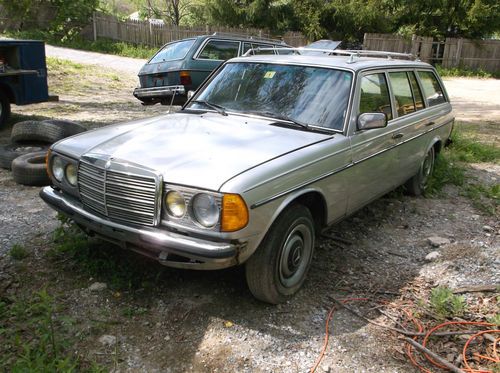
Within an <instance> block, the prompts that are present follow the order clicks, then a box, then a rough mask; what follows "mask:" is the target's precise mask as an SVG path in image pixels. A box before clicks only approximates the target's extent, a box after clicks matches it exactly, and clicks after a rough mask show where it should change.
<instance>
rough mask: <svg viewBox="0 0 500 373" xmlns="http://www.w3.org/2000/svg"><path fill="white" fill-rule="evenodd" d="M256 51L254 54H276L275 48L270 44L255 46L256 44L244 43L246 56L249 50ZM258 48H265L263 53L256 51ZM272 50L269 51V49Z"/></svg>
mask: <svg viewBox="0 0 500 373" xmlns="http://www.w3.org/2000/svg"><path fill="white" fill-rule="evenodd" d="M252 48H253V49H254V51H253V53H252V54H274V47H273V46H272V45H269V44H255V43H244V44H243V54H245V53H246V52H247V51H248V50H249V49H252ZM257 48H265V49H266V50H263V51H256V50H255V49H257ZM270 48H271V49H272V50H269V49H270Z"/></svg>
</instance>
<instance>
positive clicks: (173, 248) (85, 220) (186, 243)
mask: <svg viewBox="0 0 500 373" xmlns="http://www.w3.org/2000/svg"><path fill="white" fill-rule="evenodd" d="M40 197H41V198H42V199H43V200H44V201H45V202H46V203H47V204H48V205H49V206H50V207H52V208H53V209H54V210H56V211H58V212H61V213H63V214H64V215H66V216H68V217H69V218H71V219H72V220H73V221H74V222H75V223H77V224H78V225H79V226H80V227H83V228H84V229H85V230H86V231H87V233H90V234H96V235H98V236H100V237H101V238H103V239H106V240H109V241H111V242H113V243H115V244H118V245H120V246H122V247H125V248H128V249H131V250H133V251H137V252H139V253H141V254H143V255H146V256H148V257H151V258H153V259H155V260H157V261H159V262H160V263H161V264H164V265H167V266H170V267H177V268H193V269H218V268H226V267H230V266H233V265H236V264H238V260H237V257H238V254H239V252H240V250H241V249H243V246H244V244H240V243H233V242H214V241H208V240H204V239H200V238H196V237H189V236H184V235H182V234H179V233H174V232H170V231H166V230H163V229H158V228H152V227H141V226H129V225H124V224H121V223H118V222H115V221H110V220H108V219H105V218H103V217H100V216H98V215H95V214H93V213H91V212H89V211H87V210H86V209H84V207H83V205H82V203H81V202H80V201H78V200H77V199H76V198H73V197H71V196H69V195H67V194H65V193H62V192H60V191H58V190H56V189H54V188H53V187H51V186H47V187H44V188H43V189H42V190H41V191H40ZM172 256H173V257H172ZM179 258H180V259H179Z"/></svg>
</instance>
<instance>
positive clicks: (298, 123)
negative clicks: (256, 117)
mask: <svg viewBox="0 0 500 373" xmlns="http://www.w3.org/2000/svg"><path fill="white" fill-rule="evenodd" d="M257 114H262V115H263V116H266V117H270V118H273V119H278V120H279V121H286V122H290V123H293V124H295V125H296V126H298V127H302V128H304V129H306V130H308V129H309V124H307V123H304V122H301V121H299V120H297V119H293V118H290V117H288V116H286V115H283V114H277V113H273V112H272V111H262V112H258V113H257Z"/></svg>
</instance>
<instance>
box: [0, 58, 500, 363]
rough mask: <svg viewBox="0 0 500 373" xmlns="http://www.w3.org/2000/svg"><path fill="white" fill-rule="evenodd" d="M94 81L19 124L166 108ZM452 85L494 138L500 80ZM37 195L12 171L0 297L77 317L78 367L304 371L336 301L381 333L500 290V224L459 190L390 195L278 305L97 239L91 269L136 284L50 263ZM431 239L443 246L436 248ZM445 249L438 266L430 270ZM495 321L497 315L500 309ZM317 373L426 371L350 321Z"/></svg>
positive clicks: (6, 189)
mask: <svg viewBox="0 0 500 373" xmlns="http://www.w3.org/2000/svg"><path fill="white" fill-rule="evenodd" d="M51 64H52V66H54V65H55V64H65V62H63V61H58V60H56V61H52V62H51ZM71 69H73V70H71ZM94 69H95V70H93V71H94V73H93V74H88V71H87V70H85V69H82V68H80V67H78V66H73V67H71V66H66V68H65V69H56V68H54V69H53V71H56V72H55V73H53V74H52V75H49V85H50V87H51V89H52V93H54V94H58V95H59V96H60V101H59V102H51V103H44V104H38V105H30V106H26V107H14V108H13V112H14V117H13V120H12V121H11V124H12V123H14V122H16V121H20V120H24V119H28V118H40V119H46V118H59V119H63V118H64V119H70V120H75V121H78V122H80V123H82V124H84V125H86V126H87V127H88V128H93V127H99V126H102V125H106V124H109V123H113V122H117V121H122V120H129V119H134V118H140V117H146V116H150V115H155V114H158V113H161V112H164V111H165V110H166V109H167V108H166V107H161V106H155V107H142V106H141V105H140V104H139V103H138V101H137V100H136V99H135V98H133V97H132V96H131V91H132V89H133V87H134V86H135V84H136V77H135V76H134V75H133V74H132V73H128V72H125V71H118V70H106V69H103V68H97V67H95V68H94ZM68 70H69V71H73V73H70V74H68V73H66V72H65V71H68ZM81 74H84V75H85V76H86V79H82V75H81ZM446 85H447V88H448V90H449V93H450V96H451V97H452V100H454V103H456V110H457V118H459V119H461V120H463V121H468V122H470V123H472V124H471V125H476V126H479V128H483V127H484V128H485V129H486V131H488V133H489V135H488V137H489V138H491V137H493V138H494V139H497V138H498V135H499V128H498V126H499V123H500V107H499V104H498V103H499V102H500V97H499V95H500V87H499V81H498V80H474V79H449V80H446ZM9 133H10V126H8V127H7V128H5V129H3V130H1V131H0V142H7V141H8V136H9ZM469 173H470V175H471V177H474V178H475V179H477V180H480V181H481V182H482V183H483V184H485V185H489V186H491V185H496V184H498V180H499V178H500V169H499V166H498V165H497V164H478V165H473V167H472V169H471V170H470V171H469ZM38 191H39V188H36V187H24V186H19V185H16V184H15V183H14V182H13V181H12V180H11V177H10V173H9V171H6V170H0V206H1V209H0V227H1V228H0V299H11V298H13V297H16V296H18V297H21V296H29V294H31V292H34V291H38V290H40V289H42V288H47V289H48V290H49V292H50V293H51V294H52V296H53V297H54V298H55V299H56V301H57V304H58V306H59V311H58V313H60V314H64V315H66V316H68V317H69V318H71V319H72V323H71V328H70V332H69V334H70V335H71V336H72V338H73V339H72V341H73V342H72V343H73V345H72V348H71V350H72V351H73V353H74V355H75V356H78V357H79V358H80V359H82V360H84V361H95V362H97V363H99V364H101V365H103V366H104V367H105V368H106V369H108V370H112V371H117V372H118V371H121V372H124V371H127V372H128V371H131V372H135V371H147V372H185V371H193V372H268V371H272V372H306V371H309V370H310V368H311V367H312V366H313V365H314V363H315V361H316V359H317V357H318V356H319V354H320V351H321V349H322V346H323V343H324V336H325V320H326V317H327V314H328V312H329V310H330V309H331V307H332V306H333V305H334V304H335V303H334V301H333V298H336V299H344V298H347V297H363V298H365V297H366V298H369V299H368V300H365V301H361V302H353V303H352V307H354V308H356V309H358V310H360V311H361V312H363V313H364V314H365V315H366V316H367V317H369V318H371V319H373V320H375V321H376V322H380V323H384V324H387V325H394V324H393V318H392V317H390V315H393V316H394V315H399V313H400V311H401V309H402V308H404V307H409V308H410V309H411V307H412V305H416V304H419V303H418V302H420V300H422V299H425V298H426V297H427V296H428V293H429V291H430V289H431V288H432V287H435V286H437V285H444V286H448V287H450V288H452V289H454V288H459V287H462V286H470V285H492V284H493V285H495V284H496V285H498V284H500V245H499V240H498V239H499V235H500V222H499V220H498V215H488V214H486V213H485V212H484V211H482V210H480V209H478V208H477V207H475V206H474V204H473V203H472V202H471V200H470V199H469V198H467V197H466V196H464V195H463V193H462V192H461V191H460V190H459V188H457V187H454V186H447V187H446V188H445V191H444V193H443V194H442V195H440V196H438V197H434V198H412V197H408V196H405V195H403V194H402V193H399V192H393V193H391V194H389V195H388V196H385V197H384V198H382V199H381V200H379V201H376V202H374V203H372V204H371V205H369V206H368V207H366V208H364V209H363V210H361V211H360V212H358V213H357V214H356V215H355V216H353V217H351V218H349V219H347V220H345V221H344V222H342V223H340V224H338V225H336V226H334V227H333V228H332V234H333V235H336V236H339V237H341V238H342V239H344V240H347V241H349V242H350V243H343V244H339V242H338V241H335V240H332V239H330V238H328V237H322V238H320V239H319V241H318V243H317V246H316V252H315V257H314V261H313V265H312V269H311V272H310V276H309V278H308V280H307V282H306V284H305V286H304V288H303V290H301V291H300V292H299V293H298V295H297V296H296V297H295V298H294V299H292V300H290V301H289V302H288V303H286V304H283V305H279V306H269V305H265V304H262V303H260V302H258V301H256V300H255V299H253V298H252V296H251V294H250V293H249V291H248V289H247V288H246V285H245V281H244V276H243V271H242V269H241V268H233V269H229V270H224V271H212V272H194V271H181V270H173V269H169V268H164V267H162V266H161V265H159V264H157V263H155V262H151V261H149V260H147V259H143V258H141V257H138V256H137V255H136V254H134V253H128V252H123V251H121V250H120V249H118V248H115V247H112V246H111V245H109V244H104V243H101V242H98V241H94V240H91V241H90V243H89V248H88V250H89V252H90V253H91V254H89V255H90V256H91V257H93V258H97V259H102V258H105V259H106V260H110V261H112V262H113V265H112V266H111V267H110V268H113V269H117V273H118V272H119V273H120V276H124V275H122V273H123V272H130V273H133V274H134V276H131V277H130V279H131V283H129V284H128V285H126V286H125V285H124V284H123V281H122V280H123V279H122V278H118V279H117V278H114V277H113V276H112V274H110V273H106V272H104V271H102V272H99V271H96V272H95V274H94V275H89V271H85V270H82V269H81V268H79V263H80V262H78V261H76V260H73V259H72V258H65V257H62V259H56V260H54V259H51V258H49V257H48V256H47V255H46V253H47V252H48V251H49V250H50V249H51V248H53V247H54V242H53V241H54V240H53V232H54V230H55V229H56V228H57V227H58V226H59V222H58V221H57V220H56V214H55V213H54V212H53V211H52V210H50V209H49V208H48V207H47V206H46V205H45V204H44V203H43V202H42V201H41V200H40V198H39V197H38ZM432 236H439V237H441V238H444V239H446V240H445V243H444V244H442V245H441V246H440V247H437V248H436V247H432V246H431V245H430V244H429V240H428V238H429V237H432ZM15 244H17V245H22V246H23V247H25V248H26V249H27V250H28V251H29V255H28V257H27V258H25V259H24V260H22V261H16V260H14V259H12V258H11V257H10V256H9V254H8V251H9V250H10V249H11V248H12V247H13V245H15ZM434 251H437V252H438V254H439V256H438V257H437V258H436V259H434V260H429V259H426V256H427V255H428V254H429V253H431V252H434ZM100 264H101V265H102V263H100ZM99 268H101V267H99ZM124 269H125V270H124ZM125 278H128V277H126V276H125ZM138 279H139V280H138ZM141 279H142V280H141ZM96 283H97V284H98V285H96ZM99 284H105V285H99ZM496 295H498V293H488V294H479V295H478V294H475V293H474V294H466V295H465V297H466V300H467V301H468V302H470V303H471V304H478V302H479V303H481V305H482V306H484V305H485V304H486V303H487V302H490V303H491V302H493V304H494V302H495V300H494V299H495V298H494V297H495V296H496ZM492 299H493V300H492ZM485 302H486V303H485ZM478 307H479V306H478ZM484 307H486V306H484ZM477 309H478V308H477V307H473V306H471V307H470V309H469V311H468V313H467V314H466V315H465V316H463V317H464V318H467V317H470V318H475V317H478V315H481V313H480V312H479V311H477ZM485 309H487V310H488V312H490V311H491V309H493V310H494V309H495V305H493V307H491V306H489V307H486V308H485ZM497 310H498V309H497ZM387 315H389V316H387ZM482 316H483V317H485V315H484V314H483V315H482ZM490 316H491V315H490ZM394 317H396V316H394ZM1 338H2V334H1V333H0V339H1ZM453 351H454V350H452V355H453V353H454V352H453ZM455 355H457V353H455ZM450 359H456V356H451V357H450ZM317 371H319V372H412V371H418V369H416V368H415V367H413V366H412V365H411V364H410V362H409V361H408V359H407V358H406V357H405V356H404V354H403V341H402V340H401V339H400V337H399V336H398V335H396V334H395V333H391V332H388V331H387V330H385V329H382V328H379V327H377V326H374V325H371V324H369V323H367V322H366V321H364V320H362V319H359V318H357V317H355V316H353V314H352V313H350V312H348V311H347V310H345V309H340V310H337V311H336V312H335V314H334V317H333V321H332V322H331V324H330V341H329V344H328V348H327V349H326V354H325V356H324V358H323V360H322V362H321V364H320V366H319V368H318V370H317Z"/></svg>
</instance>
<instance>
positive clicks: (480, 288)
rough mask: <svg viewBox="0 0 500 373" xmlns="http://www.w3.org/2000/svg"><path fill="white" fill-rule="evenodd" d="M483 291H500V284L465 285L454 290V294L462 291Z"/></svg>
mask: <svg viewBox="0 0 500 373" xmlns="http://www.w3.org/2000/svg"><path fill="white" fill-rule="evenodd" d="M482 292H485V293H486V292H500V285H477V286H464V287H462V288H458V289H455V290H453V294H462V293H482Z"/></svg>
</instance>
